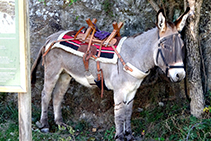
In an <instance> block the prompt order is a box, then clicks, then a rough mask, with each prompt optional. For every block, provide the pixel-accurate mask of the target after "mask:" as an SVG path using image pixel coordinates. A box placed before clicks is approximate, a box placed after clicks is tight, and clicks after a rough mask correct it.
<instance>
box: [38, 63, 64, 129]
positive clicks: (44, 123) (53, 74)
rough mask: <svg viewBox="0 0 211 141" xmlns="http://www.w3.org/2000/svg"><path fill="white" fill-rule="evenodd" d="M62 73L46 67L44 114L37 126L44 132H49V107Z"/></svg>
mask: <svg viewBox="0 0 211 141" xmlns="http://www.w3.org/2000/svg"><path fill="white" fill-rule="evenodd" d="M60 73H61V71H60V70H57V71H56V70H54V71H52V70H50V69H48V68H47V67H45V81H44V88H43V91H42V102H41V103H42V112H41V118H40V121H39V122H37V126H38V127H39V128H40V129H41V131H42V132H49V124H48V106H49V102H50V100H51V94H52V91H53V88H54V87H55V84H56V82H57V80H58V78H59V75H60Z"/></svg>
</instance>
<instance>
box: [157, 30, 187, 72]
mask: <svg viewBox="0 0 211 141" xmlns="http://www.w3.org/2000/svg"><path fill="white" fill-rule="evenodd" d="M172 36H173V37H174V36H177V37H178V36H179V37H180V34H178V33H176V34H172V35H169V36H166V37H164V38H162V39H161V40H160V43H159V44H158V52H157V58H156V62H157V64H158V57H159V54H160V55H161V58H162V60H163V62H164V63H165V65H166V76H168V71H169V69H171V68H173V69H174V68H184V65H181V66H172V65H169V64H168V63H167V61H166V58H165V56H164V55H163V52H162V47H161V44H162V43H163V42H164V41H165V40H167V39H169V38H171V37H172ZM159 38H160V37H159V33H158V39H159ZM172 46H173V47H174V48H176V47H175V41H173V45H172ZM176 53H177V52H175V56H176V55H177V54H176ZM175 62H176V57H175Z"/></svg>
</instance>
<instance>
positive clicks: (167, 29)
mask: <svg viewBox="0 0 211 141" xmlns="http://www.w3.org/2000/svg"><path fill="white" fill-rule="evenodd" d="M189 11H190V8H187V9H186V11H185V12H184V14H182V15H181V16H180V17H179V18H178V19H177V20H176V21H175V22H174V23H173V22H167V20H166V17H165V15H164V10H163V9H160V10H159V11H158V13H157V21H156V27H155V28H153V29H150V30H148V31H146V32H144V33H142V34H140V35H137V36H133V37H128V38H126V39H125V40H124V42H123V43H122V49H121V52H120V55H121V56H122V58H123V59H124V60H125V61H126V62H129V63H128V64H130V65H128V66H129V67H131V68H132V69H134V70H135V71H134V73H133V74H130V73H128V71H127V70H125V69H124V65H123V64H121V62H120V59H118V61H117V63H116V64H109V63H101V68H102V70H103V72H104V82H105V85H106V86H107V88H108V89H110V90H113V92H114V104H115V106H114V116H115V118H114V120H115V128H116V135H115V139H116V140H117V141H123V140H125V139H126V140H134V137H133V135H132V130H131V121H130V120H131V114H132V106H133V99H134V96H135V94H136V91H137V89H138V88H139V86H140V84H141V82H142V81H143V79H144V77H145V76H147V75H148V74H149V71H150V69H152V68H153V67H155V66H158V67H159V68H161V70H162V71H163V72H164V73H166V76H167V77H169V78H170V80H171V81H172V82H178V81H181V80H182V79H184V77H185V70H184V64H183V55H182V48H183V46H184V44H183V41H182V39H181V37H180V34H179V32H180V31H181V30H182V29H183V27H184V26H185V22H186V19H187V17H188V15H189ZM63 32H64V31H60V32H58V33H55V34H53V35H51V36H49V37H48V39H47V42H46V44H45V45H44V46H43V47H42V48H41V49H40V51H39V53H38V57H37V59H36V60H35V62H34V64H33V67H32V70H31V76H32V82H34V81H35V79H36V76H34V75H35V74H36V70H37V65H38V64H39V62H40V60H41V58H42V54H43V50H44V48H45V47H46V46H47V45H49V44H51V43H52V42H54V41H56V40H57V38H58V36H59V35H60V34H62V33H63ZM43 61H44V69H45V72H44V74H45V76H44V77H45V78H44V88H43V91H42V102H41V104H42V113H41V118H40V121H39V122H38V124H37V125H38V126H39V128H41V131H43V132H48V131H49V125H48V105H49V101H50V99H51V94H52V93H53V108H54V120H55V123H56V124H57V125H65V124H64V123H63V119H62V114H61V102H62V99H63V96H64V94H65V93H66V91H67V89H68V85H69V83H70V80H71V78H74V79H75V80H76V81H77V82H79V83H81V84H82V85H84V86H87V87H92V86H91V85H90V84H89V83H88V81H87V79H86V78H85V72H86V70H85V68H84V64H83V59H82V57H79V56H77V55H74V54H71V53H68V52H66V51H64V50H62V49H60V48H53V49H51V50H50V51H49V52H48V54H47V55H46V56H45V57H44V58H43ZM89 71H90V73H91V74H92V75H93V76H94V77H95V78H96V77H97V67H96V62H95V60H92V59H91V60H89Z"/></svg>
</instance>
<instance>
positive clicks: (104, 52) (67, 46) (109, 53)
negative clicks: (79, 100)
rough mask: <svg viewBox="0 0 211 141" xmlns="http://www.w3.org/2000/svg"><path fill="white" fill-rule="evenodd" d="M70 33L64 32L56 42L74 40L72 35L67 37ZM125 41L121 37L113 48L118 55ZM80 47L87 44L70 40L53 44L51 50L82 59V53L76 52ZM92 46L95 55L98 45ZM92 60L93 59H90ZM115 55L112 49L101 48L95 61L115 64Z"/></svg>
mask: <svg viewBox="0 0 211 141" xmlns="http://www.w3.org/2000/svg"><path fill="white" fill-rule="evenodd" d="M70 32H72V31H66V32H64V33H63V34H61V35H60V36H59V37H58V39H57V40H60V39H72V38H74V35H69V34H68V33H70ZM125 39H126V37H123V38H121V39H120V41H119V44H118V45H116V46H115V48H116V49H117V51H118V52H119V53H120V50H121V46H122V43H123V41H124V40H125ZM81 45H88V43H82V42H80V41H78V40H71V41H63V42H57V43H56V44H54V45H53V46H52V48H51V49H53V48H61V49H63V50H65V51H67V52H70V53H73V54H75V55H78V56H81V57H83V55H84V53H83V52H80V51H77V50H78V48H80V46H81ZM49 46H50V44H48V45H47V46H46V48H45V50H47V49H48V48H49ZM93 46H96V47H97V53H96V55H97V54H98V51H99V47H100V46H99V45H98V44H93ZM92 59H94V58H92ZM117 59H118V57H117V55H116V54H115V52H114V50H113V49H112V47H102V49H101V55H100V57H99V58H97V59H96V61H100V62H103V63H113V64H116V63H117Z"/></svg>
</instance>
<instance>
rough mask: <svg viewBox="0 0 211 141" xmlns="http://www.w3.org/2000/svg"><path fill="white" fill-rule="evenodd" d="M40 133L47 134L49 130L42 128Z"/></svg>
mask: <svg viewBox="0 0 211 141" xmlns="http://www.w3.org/2000/svg"><path fill="white" fill-rule="evenodd" d="M40 131H41V132H43V133H49V128H42V129H41V130H40Z"/></svg>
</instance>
